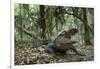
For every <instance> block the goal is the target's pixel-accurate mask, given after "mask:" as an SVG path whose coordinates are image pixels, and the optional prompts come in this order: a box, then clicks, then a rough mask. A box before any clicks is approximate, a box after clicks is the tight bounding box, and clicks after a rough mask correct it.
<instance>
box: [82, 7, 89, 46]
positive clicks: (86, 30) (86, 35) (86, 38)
mask: <svg viewBox="0 0 100 69" xmlns="http://www.w3.org/2000/svg"><path fill="white" fill-rule="evenodd" d="M82 10H83V25H84V41H85V45H90V44H91V41H90V40H91V38H90V34H89V28H88V21H87V11H86V8H83V9H82Z"/></svg>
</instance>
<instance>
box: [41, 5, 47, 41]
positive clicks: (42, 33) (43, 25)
mask: <svg viewBox="0 0 100 69" xmlns="http://www.w3.org/2000/svg"><path fill="white" fill-rule="evenodd" d="M39 26H40V29H41V30H42V31H41V38H43V39H44V38H46V36H45V30H46V23H45V6H43V5H40V22H39Z"/></svg>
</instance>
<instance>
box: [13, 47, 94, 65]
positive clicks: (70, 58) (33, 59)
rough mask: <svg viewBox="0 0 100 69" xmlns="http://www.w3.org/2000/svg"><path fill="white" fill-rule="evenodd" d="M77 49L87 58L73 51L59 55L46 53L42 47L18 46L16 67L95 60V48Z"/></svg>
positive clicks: (16, 49)
mask: <svg viewBox="0 0 100 69" xmlns="http://www.w3.org/2000/svg"><path fill="white" fill-rule="evenodd" d="M76 48H77V50H78V51H79V52H81V53H83V54H85V56H79V55H77V54H76V53H75V52H73V51H71V50H68V51H67V52H66V54H65V55H57V54H48V53H46V52H45V49H44V48H42V47H41V46H40V47H37V48H32V47H31V46H16V47H15V61H14V62H15V65H29V64H48V63H66V62H82V61H93V60H94V47H93V46H91V45H89V46H77V47H76Z"/></svg>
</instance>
